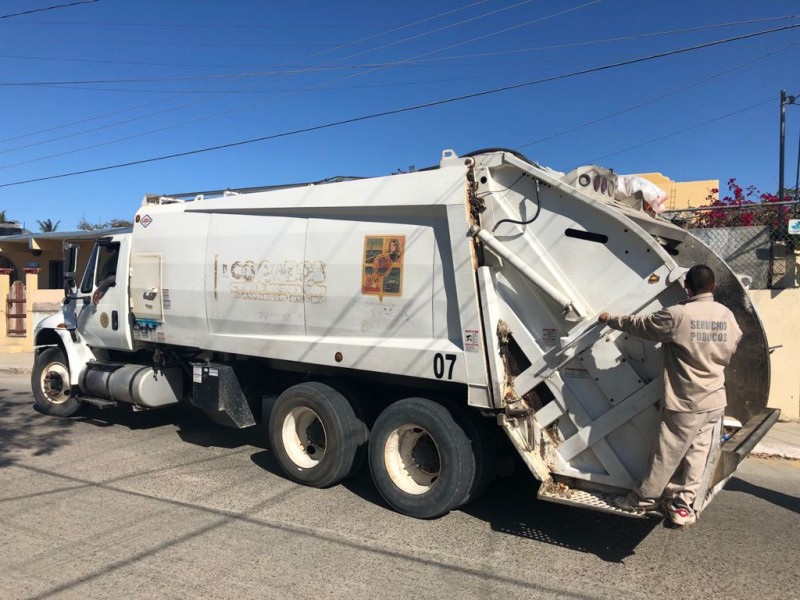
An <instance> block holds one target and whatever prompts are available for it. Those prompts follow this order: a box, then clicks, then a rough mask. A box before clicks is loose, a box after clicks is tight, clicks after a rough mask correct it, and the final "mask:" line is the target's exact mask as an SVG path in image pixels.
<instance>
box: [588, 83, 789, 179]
mask: <svg viewBox="0 0 800 600" xmlns="http://www.w3.org/2000/svg"><path fill="white" fill-rule="evenodd" d="M773 100H774V98H770V99H768V100H764V101H763V102H759V103H757V104H753V105H751V106H748V107H746V108H740V109H739V110H735V111H733V112H729V113H727V114H724V115H721V116H719V117H715V118H713V119H708V120H707V121H703V122H702V123H696V124H694V125H690V126H689V127H684V128H683V129H679V130H677V131H673V132H672V133H668V134H666V135H662V136H660V137H657V138H653V139H652V140H648V141H646V142H641V143H639V144H636V145H634V146H629V147H627V148H623V149H622V150H615V151H614V152H609V153H608V154H603V155H602V156H598V157H596V158H593V159H592V160H591V161H589V163H586V164H590V163H594V162H595V161H598V160H602V159H604V158H608V157H609V156H616V155H617V154H622V153H624V152H629V151H630V150H635V149H636V148H641V147H642V146H647V145H648V144H654V143H656V142H660V141H661V140H666V139H668V138H671V137H674V136H676V135H678V134H681V133H685V132H687V131H691V130H692V129H699V128H700V127H705V126H706V125H710V124H711V123H716V122H717V121H721V120H723V119H727V118H728V117H733V116H735V115H738V114H741V113H743V112H747V111H748V110H753V109H754V108H758V107H760V106H764V105H765V104H769V103H770V102H772V101H773Z"/></svg>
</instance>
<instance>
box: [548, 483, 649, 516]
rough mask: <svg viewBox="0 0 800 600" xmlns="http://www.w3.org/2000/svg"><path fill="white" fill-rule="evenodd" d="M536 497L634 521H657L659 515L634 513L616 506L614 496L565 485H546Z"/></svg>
mask: <svg viewBox="0 0 800 600" xmlns="http://www.w3.org/2000/svg"><path fill="white" fill-rule="evenodd" d="M536 497H537V498H539V499H540V500H547V501H548V502H557V503H558V504H566V505H567V506H580V507H581V508H588V509H590V510H597V511H600V512H604V513H610V514H612V515H619V516H622V517H632V518H634V519H657V518H660V515H657V514H641V513H638V514H637V513H632V512H628V511H626V510H622V509H621V508H617V507H616V506H614V498H615V496H614V494H603V493H601V492H587V491H585V490H574V489H571V488H569V487H567V486H565V485H564V484H559V483H552V482H550V483H546V484H544V485H542V486H541V487H540V488H539V493H538V494H536Z"/></svg>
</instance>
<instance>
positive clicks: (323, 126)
mask: <svg viewBox="0 0 800 600" xmlns="http://www.w3.org/2000/svg"><path fill="white" fill-rule="evenodd" d="M798 27H800V24H798V25H786V26H783V27H778V28H774V29H768V30H763V31H759V32H755V33H749V34H743V35H738V36H735V37H732V38H726V39H722V40H714V41H711V42H705V43H702V44H697V45H694V46H688V47H684V48H678V49H675V50H669V51H666V52H659V53H656V54H650V55H647V56H642V57H638V58H634V59H630V60H625V61H620V62H617V63H612V64H607V65H602V66H599V67H594V68H591V69H584V70H581V71H575V72H572V73H565V74H561V75H555V76H552V77H546V78H543V79H537V80H533V81H527V82H523V83H518V84H513V85H507V86H503V87H499V88H493V89H490V90H483V91H480V92H473V93H471V94H464V95H461V96H454V97H451V98H445V99H442V100H436V101H433V102H426V103H422V104H416V105H413V106H405V107H401V108H396V109H391V110H386V111H381V112H377V113H372V114H368V115H361V116H358V117H352V118H349V119H342V120H340V121H333V122H330V123H324V124H321V125H314V126H309V127H303V128H299V129H294V130H291V131H284V132H280V133H274V134H269V135H264V136H260V137H256V138H250V139H246V140H239V141H236V142H229V143H226V144H217V145H214V146H206V147H204V148H196V149H193V150H187V151H184V152H175V153H172V154H165V155H161V156H155V157H151V158H145V159H140V160H134V161H129V162H125V163H117V164H112V165H105V166H102V167H95V168H92V169H83V170H80V171H72V172H68V173H60V174H57V175H49V176H45V177H36V178H32V179H26V180H20V181H13V182H8V183H3V184H0V188H5V187H11V186H16V185H23V184H27V183H34V182H39V181H49V180H53V179H61V178H64V177H73V176H76V175H85V174H88V173H97V172H101V171H108V170H112V169H120V168H124V167H131V166H135V165H142V164H148V163H153V162H160V161H163V160H170V159H173V158H180V157H185V156H193V155H196V154H203V153H206V152H213V151H216V150H223V149H226V148H234V147H238V146H244V145H248V144H254V143H257V142H263V141H267V140H274V139H278V138H283V137H289V136H293V135H299V134H301V133H310V132H312V131H320V130H323V129H331V128H333V127H339V126H342V125H349V124H352V123H359V122H363V121H368V120H372V119H378V118H381V117H386V116H390V115H397V114H402V113H407V112H413V111H417V110H421V109H425V108H432V107H434V106H443V105H446V104H451V103H454V102H461V101H464V100H468V99H472V98H479V97H484V96H489V95H493V94H498V93H501V92H506V91H510V90H516V89H521V88H525V87H529V86H532V85H536V84H540V83H545V82H550V81H558V80H563V79H567V78H571V77H577V76H581V75H586V74H589V73H598V72H601V71H607V70H609V69H614V68H619V67H623V66H628V65H632V64H638V63H643V62H647V61H650V60H655V59H659V58H665V57H667V56H675V55H678V54H685V53H687V52H694V51H697V50H700V49H703V48H710V47H714V46H719V45H722V44H727V43H732V42H736V41H740V40H744V39H750V38H754V37H757V36H762V35H768V34H772V33H777V32H780V31H788V30H791V29H796V28H798ZM765 103H766V102H762V103H761V104H758V105H754V106H752V107H748V108H746V109H742V110H740V111H736V112H734V113H730V114H728V115H724V116H723V117H720V118H726V117H729V116H732V115H734V114H738V113H740V112H744V111H745V110H750V109H751V108H755V107H756V106H760V105H762V104H765ZM716 120H719V119H714V121H716ZM709 122H713V121H709ZM698 126H700V125H698ZM689 129H691V128H689ZM687 130H688V129H687ZM682 131H686V130H682ZM682 131H681V132H682ZM681 132H676V133H675V134H677V133H681ZM675 134H671V135H675ZM666 137H669V136H666ZM660 139H663V138H660ZM653 141H657V140H651V141H650V142H647V143H652V142H653ZM631 149H633V148H626V149H625V150H621V151H618V152H615V153H612V154H609V155H605V156H610V155H613V154H618V153H619V152H624V151H627V150H631ZM605 156H603V157H600V158H605Z"/></svg>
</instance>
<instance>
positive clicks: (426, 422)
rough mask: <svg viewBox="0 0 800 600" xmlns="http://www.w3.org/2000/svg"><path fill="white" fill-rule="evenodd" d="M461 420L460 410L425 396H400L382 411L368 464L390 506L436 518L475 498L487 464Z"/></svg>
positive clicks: (373, 429) (398, 509)
mask: <svg viewBox="0 0 800 600" xmlns="http://www.w3.org/2000/svg"><path fill="white" fill-rule="evenodd" d="M464 417H465V418H468V417H466V415H464ZM459 421H461V422H462V423H464V421H463V420H462V415H461V414H460V413H458V411H455V410H454V411H452V412H451V411H450V410H448V409H447V408H446V407H445V406H444V405H442V404H438V403H436V402H433V401H431V400H428V399H425V398H406V399H404V400H400V401H398V402H395V403H393V404H391V405H389V407H388V408H386V410H384V411H383V412H382V413H381V415H380V416H379V417H378V419H377V421H375V425H374V426H373V428H372V431H371V433H370V441H369V467H370V472H371V473H372V479H373V481H374V482H375V486H376V487H377V488H378V491H379V492H380V494H381V496H383V498H384V500H386V502H387V503H388V504H389V505H390V506H391V507H392V508H394V509H395V510H397V511H398V512H401V513H403V514H405V515H408V516H411V517H416V518H420V519H432V518H435V517H440V516H442V515H444V514H447V513H448V512H450V511H451V510H453V509H454V508H458V507H459V506H461V505H463V504H465V503H466V502H467V501H469V500H470V499H471V498H472V496H473V493H474V492H475V491H476V487H477V483H478V480H479V479H480V471H481V468H483V467H485V465H483V464H481V461H480V460H479V459H478V458H476V452H475V450H474V449H473V439H471V436H470V435H469V434H468V430H469V427H465V426H462V424H459ZM476 443H480V442H477V441H476Z"/></svg>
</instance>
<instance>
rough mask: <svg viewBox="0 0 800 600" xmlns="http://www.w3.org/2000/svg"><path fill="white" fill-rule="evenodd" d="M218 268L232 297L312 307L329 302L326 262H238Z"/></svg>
mask: <svg viewBox="0 0 800 600" xmlns="http://www.w3.org/2000/svg"><path fill="white" fill-rule="evenodd" d="M221 267H222V269H221V271H222V272H221V275H222V281H225V280H228V282H229V284H228V289H229V291H230V294H231V297H232V298H237V299H241V300H264V301H268V302H292V303H301V302H310V303H312V304H323V303H325V302H327V301H328V296H327V294H328V286H327V284H326V282H325V280H326V274H325V263H324V262H323V261H321V260H316V261H297V260H285V261H282V262H273V261H270V260H262V261H258V262H256V261H253V260H237V261H235V262H233V263H230V264H228V263H222V265H221Z"/></svg>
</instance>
